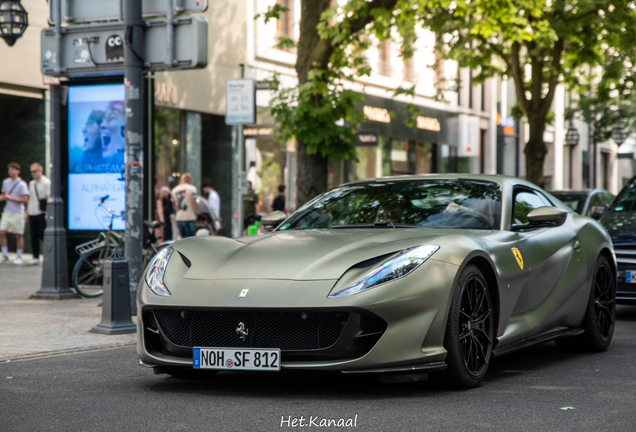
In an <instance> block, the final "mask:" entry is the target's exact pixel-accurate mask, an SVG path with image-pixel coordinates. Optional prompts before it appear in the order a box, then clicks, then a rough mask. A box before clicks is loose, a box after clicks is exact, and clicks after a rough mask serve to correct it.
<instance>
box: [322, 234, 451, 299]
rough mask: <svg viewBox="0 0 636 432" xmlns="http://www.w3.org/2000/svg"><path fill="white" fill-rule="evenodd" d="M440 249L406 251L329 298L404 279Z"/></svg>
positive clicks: (421, 247) (418, 248)
mask: <svg viewBox="0 0 636 432" xmlns="http://www.w3.org/2000/svg"><path fill="white" fill-rule="evenodd" d="M438 249H439V246H436V245H426V246H416V247H413V248H409V249H406V250H404V251H402V252H400V254H399V255H397V256H395V257H393V258H391V259H389V260H387V261H385V262H383V263H382V264H380V265H379V266H378V267H376V268H375V269H374V270H373V271H372V272H371V273H369V274H367V275H366V276H365V277H363V278H362V279H361V280H359V281H358V282H356V283H355V284H353V285H350V286H348V287H346V288H344V289H341V290H340V291H338V292H336V293H333V294H330V295H329V297H330V298H333V297H347V296H350V295H353V294H357V293H359V292H362V291H366V290H368V289H370V288H374V287H377V286H379V285H383V284H385V283H387V282H391V281H394V280H396V279H400V278H403V277H404V276H406V275H408V274H409V273H411V272H413V271H414V270H415V269H416V268H418V267H419V266H421V265H422V264H423V263H424V262H425V261H426V260H427V259H429V258H430V257H431V256H432V255H433V254H434V253H435V252H437V250H438Z"/></svg>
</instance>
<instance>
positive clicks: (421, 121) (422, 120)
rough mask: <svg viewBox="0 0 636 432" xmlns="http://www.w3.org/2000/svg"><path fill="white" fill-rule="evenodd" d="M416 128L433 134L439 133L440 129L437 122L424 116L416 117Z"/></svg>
mask: <svg viewBox="0 0 636 432" xmlns="http://www.w3.org/2000/svg"><path fill="white" fill-rule="evenodd" d="M417 128H418V129H424V130H430V131H434V132H439V131H440V130H441V129H442V127H441V126H440V124H439V120H437V119H436V118H431V117H424V116H417Z"/></svg>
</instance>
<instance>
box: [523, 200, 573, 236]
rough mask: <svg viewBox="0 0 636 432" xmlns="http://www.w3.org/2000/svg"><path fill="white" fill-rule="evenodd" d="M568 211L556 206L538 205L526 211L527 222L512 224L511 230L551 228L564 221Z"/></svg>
mask: <svg viewBox="0 0 636 432" xmlns="http://www.w3.org/2000/svg"><path fill="white" fill-rule="evenodd" d="M567 218H568V212H566V211H564V210H561V209H558V208H556V207H549V206H545V207H539V208H536V209H534V210H532V211H531V212H530V213H528V223H527V224H523V225H513V226H512V230H513V231H519V230H522V229H532V228H552V227H558V226H561V225H563V224H564V223H565V221H566V219H567Z"/></svg>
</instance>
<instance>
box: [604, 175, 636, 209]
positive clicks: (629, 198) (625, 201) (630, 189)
mask: <svg viewBox="0 0 636 432" xmlns="http://www.w3.org/2000/svg"><path fill="white" fill-rule="evenodd" d="M610 210H611V211H614V212H631V211H635V210H636V180H634V181H631V182H630V183H628V184H627V185H626V186H625V187H624V188H623V190H622V191H621V192H620V193H619V194H618V197H616V199H615V200H614V202H613V203H612V207H611V208H610Z"/></svg>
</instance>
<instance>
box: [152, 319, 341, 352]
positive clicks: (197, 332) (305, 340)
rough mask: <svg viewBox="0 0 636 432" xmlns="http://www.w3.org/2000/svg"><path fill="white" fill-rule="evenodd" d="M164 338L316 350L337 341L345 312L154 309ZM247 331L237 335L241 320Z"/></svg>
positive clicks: (178, 342)
mask: <svg viewBox="0 0 636 432" xmlns="http://www.w3.org/2000/svg"><path fill="white" fill-rule="evenodd" d="M154 314H155V317H156V319H157V322H158V324H159V326H160V327H161V330H162V331H163V333H164V335H165V336H166V337H167V339H168V340H169V341H170V342H171V343H172V344H174V345H177V346H180V347H195V346H199V347H227V348H280V349H281V350H285V351H299V350H319V349H325V348H328V347H330V346H332V345H333V344H335V343H336V341H337V340H338V338H339V337H340V335H341V333H342V330H343V329H344V327H345V325H346V323H347V320H348V319H349V314H348V313H334V312H312V313H310V312H252V311H223V312H211V311H190V310H188V311H180V310H163V309H158V310H155V311H154ZM241 323H243V329H245V331H247V335H246V337H245V338H244V340H243V339H241V338H240V333H239V332H238V331H237V329H238V328H240V324H241Z"/></svg>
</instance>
